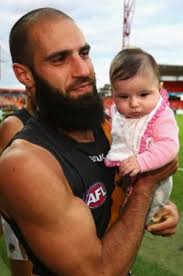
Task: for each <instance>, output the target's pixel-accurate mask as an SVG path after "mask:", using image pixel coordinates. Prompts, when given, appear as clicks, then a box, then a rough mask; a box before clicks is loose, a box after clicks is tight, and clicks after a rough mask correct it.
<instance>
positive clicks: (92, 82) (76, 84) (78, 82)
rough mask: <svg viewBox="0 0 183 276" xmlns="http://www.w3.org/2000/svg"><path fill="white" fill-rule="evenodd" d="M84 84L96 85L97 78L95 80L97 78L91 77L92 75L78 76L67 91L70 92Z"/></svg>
mask: <svg viewBox="0 0 183 276" xmlns="http://www.w3.org/2000/svg"><path fill="white" fill-rule="evenodd" d="M82 85H96V80H95V78H90V77H81V78H78V79H76V80H75V81H73V82H72V84H70V85H69V86H68V87H67V91H68V92H69V91H71V90H74V89H76V88H78V87H79V86H82Z"/></svg>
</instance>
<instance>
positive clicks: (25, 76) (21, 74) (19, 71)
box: [13, 63, 34, 88]
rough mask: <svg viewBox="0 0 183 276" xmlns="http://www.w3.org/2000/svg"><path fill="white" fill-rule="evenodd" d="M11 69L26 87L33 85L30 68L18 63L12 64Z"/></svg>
mask: <svg viewBox="0 0 183 276" xmlns="http://www.w3.org/2000/svg"><path fill="white" fill-rule="evenodd" d="M13 71H14V73H15V75H16V77H17V79H18V80H19V81H20V82H21V83H22V84H23V85H25V86H26V87H28V88H32V87H33V86H34V78H33V76H32V72H31V71H30V69H29V68H28V67H27V66H25V65H23V64H20V63H14V64H13Z"/></svg>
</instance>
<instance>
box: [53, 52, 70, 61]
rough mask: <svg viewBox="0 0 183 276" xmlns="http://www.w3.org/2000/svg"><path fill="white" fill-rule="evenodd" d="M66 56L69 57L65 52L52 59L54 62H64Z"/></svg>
mask: <svg viewBox="0 0 183 276" xmlns="http://www.w3.org/2000/svg"><path fill="white" fill-rule="evenodd" d="M66 58H67V55H65V54H62V55H58V56H55V57H54V58H53V59H52V62H64V61H65V60H66Z"/></svg>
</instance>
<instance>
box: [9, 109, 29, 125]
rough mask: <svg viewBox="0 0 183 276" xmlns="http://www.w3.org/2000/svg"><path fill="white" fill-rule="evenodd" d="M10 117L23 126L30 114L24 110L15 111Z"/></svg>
mask: <svg viewBox="0 0 183 276" xmlns="http://www.w3.org/2000/svg"><path fill="white" fill-rule="evenodd" d="M10 116H16V117H17V118H18V119H19V120H20V121H21V122H22V123H23V124H24V125H25V124H26V122H27V121H28V120H29V119H30V118H31V115H30V113H29V112H28V111H27V110H26V109H25V108H22V109H18V110H16V111H15V112H13V114H11V115H10Z"/></svg>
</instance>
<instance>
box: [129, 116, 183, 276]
mask: <svg viewBox="0 0 183 276" xmlns="http://www.w3.org/2000/svg"><path fill="white" fill-rule="evenodd" d="M176 120H177V123H178V125H179V129H180V133H179V138H180V140H179V141H180V143H181V145H180V152H179V162H180V163H179V167H181V168H183V115H177V116H176ZM182 199H183V171H178V172H177V173H176V175H175V176H174V188H173V192H172V195H171V200H172V201H173V202H175V203H176V205H177V207H178V209H179V212H180V223H179V226H178V229H177V233H176V234H175V235H174V236H173V237H169V238H163V237H158V236H153V235H151V234H150V233H146V234H145V236H144V239H143V242H142V245H141V248H140V250H139V253H138V256H137V258H136V262H135V264H134V266H133V269H132V271H133V276H143V275H144V276H146V275H148V276H183V237H182V233H183V200H182Z"/></svg>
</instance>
